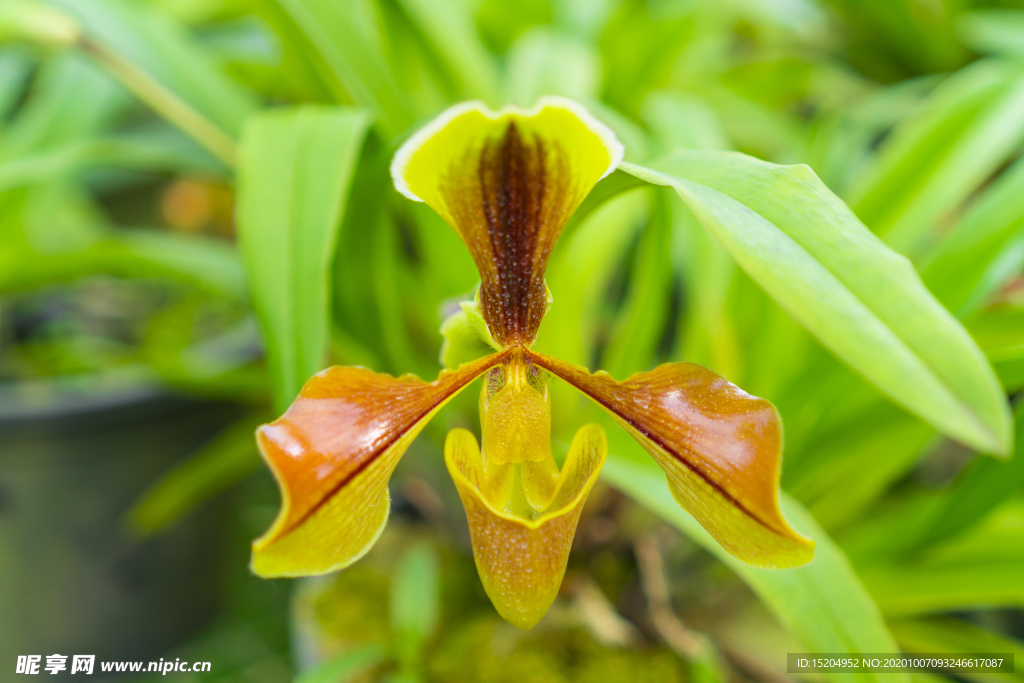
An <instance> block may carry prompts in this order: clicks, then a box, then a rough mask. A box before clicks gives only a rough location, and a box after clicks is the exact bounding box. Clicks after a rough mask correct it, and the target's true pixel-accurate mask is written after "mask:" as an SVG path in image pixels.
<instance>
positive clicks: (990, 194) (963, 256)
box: [921, 159, 1024, 317]
mask: <svg viewBox="0 0 1024 683" xmlns="http://www.w3.org/2000/svg"><path fill="white" fill-rule="evenodd" d="M1022 266H1024V159H1020V160H1018V161H1016V162H1015V163H1014V164H1013V166H1012V167H1010V168H1009V169H1008V170H1006V171H1004V172H1003V173H1002V174H1000V176H999V177H998V178H997V179H996V180H995V181H994V182H993V183H992V184H991V186H989V187H988V188H986V189H985V190H984V192H983V193H982V194H981V196H980V197H979V198H978V199H977V200H976V201H975V202H974V203H973V204H972V205H971V207H970V208H969V209H968V211H967V212H966V213H965V214H964V216H963V218H961V219H960V220H959V221H957V223H956V225H955V226H954V227H953V229H952V230H951V231H950V233H949V235H947V236H946V237H945V239H943V240H942V242H940V243H939V244H938V246H937V247H936V248H935V249H934V250H933V251H932V252H931V253H929V254H928V255H927V256H926V257H925V258H924V260H923V261H922V264H921V278H922V279H923V280H924V283H925V285H927V286H928V289H929V290H931V292H932V293H933V294H935V296H936V298H938V300H939V301H941V302H942V303H943V305H945V306H946V307H947V308H948V309H950V310H951V311H953V312H954V313H956V314H957V315H958V316H961V317H962V316H964V315H966V314H968V313H970V312H971V311H973V310H975V309H977V308H978V306H980V305H981V304H983V303H984V301H985V299H987V298H988V297H989V296H991V295H992V294H993V293H994V292H996V291H997V290H998V289H999V288H1000V287H1002V286H1003V285H1004V284H1005V283H1006V282H1007V281H1008V280H1010V279H1011V278H1012V277H1014V276H1015V275H1016V274H1017V273H1019V272H1020V270H1021V267H1022Z"/></svg>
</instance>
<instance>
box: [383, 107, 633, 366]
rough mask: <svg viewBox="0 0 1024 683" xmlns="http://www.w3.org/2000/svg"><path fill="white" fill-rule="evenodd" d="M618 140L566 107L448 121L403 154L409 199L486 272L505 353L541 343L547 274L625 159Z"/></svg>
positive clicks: (476, 110) (479, 113)
mask: <svg viewBox="0 0 1024 683" xmlns="http://www.w3.org/2000/svg"><path fill="white" fill-rule="evenodd" d="M622 151H623V150H622V145H621V144H620V143H619V142H618V140H616V138H615V135H614V133H612V132H611V130H609V129H608V128H607V127H605V126H604V125H603V124H601V123H600V122H599V121H597V120H596V119H595V118H593V117H592V116H591V115H590V114H588V113H587V111H586V110H585V109H583V107H581V106H580V105H579V104H577V103H575V102H573V101H572V100H567V99H565V98H558V97H547V98H543V99H542V100H541V101H540V102H539V103H538V104H537V106H535V107H533V108H532V109H529V110H523V109H520V108H518V107H512V106H510V107H506V108H504V109H502V110H500V111H497V112H494V111H491V110H490V109H488V108H487V107H486V106H485V105H484V104H482V103H480V102H467V103H464V104H460V105H458V106H455V107H452V108H451V109H448V110H447V111H445V112H443V113H442V114H441V115H440V116H438V117H437V118H436V119H434V121H432V122H431V123H429V124H427V126H426V127H424V128H423V129H422V130H420V131H419V132H418V133H416V134H415V135H414V136H412V137H411V138H410V139H409V140H408V141H407V142H406V143H405V144H404V145H402V147H401V148H400V149H399V150H398V152H397V153H396V154H395V158H394V161H393V162H392V165H391V175H392V177H393V179H394V182H395V187H396V189H398V191H399V192H401V193H402V194H404V195H406V196H407V197H409V198H410V199H413V200H415V201H422V202H426V203H427V204H428V205H429V206H430V207H431V208H432V209H434V210H435V211H437V213H438V214H440V215H441V217H442V218H444V219H445V220H446V221H447V222H448V224H449V225H451V226H452V227H453V228H455V230H456V232H458V233H459V236H461V237H462V240H463V241H464V242H465V243H466V246H467V247H469V251H470V252H471V253H472V255H473V260H474V261H475V262H476V266H477V270H479V271H480V291H479V300H480V312H481V314H482V316H483V318H484V320H485V321H486V323H487V326H488V328H489V330H490V332H491V336H492V337H493V338H494V340H495V341H497V342H498V343H499V344H500V345H502V346H504V345H506V344H512V343H515V342H523V343H527V344H529V343H531V342H532V341H533V339H534V337H535V336H536V334H537V327H538V326H539V325H540V320H541V318H542V317H543V316H544V313H545V312H546V310H547V293H546V288H545V286H544V269H545V268H546V267H547V261H548V256H549V254H550V252H551V248H552V247H553V246H554V244H555V240H557V239H558V235H559V233H561V231H562V227H563V226H564V225H565V222H566V221H567V220H568V219H569V216H570V215H571V214H572V213H573V211H575V210H576V207H577V206H579V204H580V202H581V201H583V198H584V197H586V195H587V193H589V192H590V190H591V188H593V186H594V185H595V184H596V183H597V181H598V180H600V179H601V178H602V177H604V176H605V175H607V174H608V173H610V172H611V171H612V170H614V169H615V167H616V166H617V165H618V163H619V161H621V159H622Z"/></svg>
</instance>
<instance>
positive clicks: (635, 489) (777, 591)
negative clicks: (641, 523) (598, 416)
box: [602, 433, 909, 683]
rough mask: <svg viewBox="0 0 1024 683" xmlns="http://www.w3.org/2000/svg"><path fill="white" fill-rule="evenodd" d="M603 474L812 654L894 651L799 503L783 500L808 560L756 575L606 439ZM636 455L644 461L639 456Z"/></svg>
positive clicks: (876, 677) (891, 676)
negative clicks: (736, 580)
mask: <svg viewBox="0 0 1024 683" xmlns="http://www.w3.org/2000/svg"><path fill="white" fill-rule="evenodd" d="M609 439H610V444H611V445H610V448H611V449H612V450H613V452H614V453H615V455H612V454H609V456H608V460H607V461H606V463H605V466H604V470H603V471H602V476H603V477H604V478H605V479H606V480H607V481H608V482H609V483H611V484H612V485H613V486H615V487H616V488H618V489H620V490H622V491H623V492H624V493H626V494H628V495H630V496H632V497H633V498H634V499H635V500H636V501H637V502H638V503H640V504H641V505H643V506H645V507H647V508H648V509H649V510H651V511H652V512H654V513H655V514H657V515H658V516H660V517H661V518H663V519H664V520H666V521H667V522H669V523H670V524H672V525H673V526H675V527H676V528H677V529H679V530H680V531H682V532H683V533H684V534H686V535H687V536H688V537H689V538H690V539H691V540H693V541H694V542H695V543H697V544H699V545H700V546H702V547H703V548H705V549H706V550H708V551H709V552H711V553H712V554H713V555H715V556H716V557H717V558H718V559H719V560H721V561H722V562H724V563H725V564H726V565H727V566H728V567H729V568H730V569H732V570H733V571H734V572H735V573H736V575H737V576H739V577H740V578H741V579H742V580H743V581H744V582H746V584H747V585H748V586H750V588H751V589H752V590H753V591H754V592H755V593H757V595H758V597H760V598H761V600H762V601H763V602H764V604H765V605H766V606H767V607H768V608H769V609H770V610H771V611H772V612H773V613H774V614H775V616H776V618H778V620H779V621H780V622H782V624H784V625H785V626H786V627H787V628H789V629H790V630H791V631H792V632H793V633H795V634H796V635H797V636H798V637H799V638H800V639H801V640H802V641H803V643H804V644H805V645H806V646H807V647H808V648H809V649H811V650H812V651H814V652H848V653H858V652H896V651H897V650H896V649H895V648H896V644H895V642H894V641H893V639H892V636H890V635H889V632H888V631H887V630H886V628H885V624H884V622H883V621H882V617H881V615H880V614H879V612H878V608H877V607H875V604H874V602H872V600H871V597H870V596H869V595H868V594H867V592H866V591H865V590H864V588H863V587H862V586H861V584H860V581H859V580H858V578H857V575H856V574H855V573H854V571H853V569H852V568H851V567H850V565H849V563H848V562H847V560H846V556H845V555H843V552H842V551H841V550H840V549H839V548H838V547H837V546H836V545H835V544H834V543H833V542H832V540H831V539H830V538H829V537H828V535H827V534H826V533H825V532H824V531H823V530H822V529H821V528H820V527H818V525H817V523H816V522H815V521H814V518H813V517H811V516H810V515H809V514H808V513H807V512H806V511H805V510H804V509H803V508H801V507H800V505H799V504H798V503H796V502H795V501H793V500H792V499H790V498H787V497H785V496H783V498H782V503H783V509H784V510H785V513H786V516H787V517H788V518H789V519H791V520H794V522H795V523H796V526H797V527H799V529H800V530H801V531H802V532H804V533H807V534H808V535H809V536H811V537H812V538H813V539H814V541H815V544H816V546H815V557H814V561H813V562H811V563H810V564H808V565H805V566H803V567H797V568H796V569H779V570H773V569H757V568H754V567H751V566H749V565H747V564H744V563H743V562H741V561H739V560H737V559H736V558H734V557H733V556H732V555H730V554H729V553H727V552H726V551H725V550H724V549H723V548H722V547H721V546H720V545H719V544H718V543H716V542H715V541H714V539H712V538H711V536H710V535H709V534H708V533H707V532H706V531H704V529H703V528H702V527H701V526H700V524H698V523H697V521H696V520H694V519H693V518H692V517H691V516H690V515H688V514H687V513H686V512H684V511H683V510H682V508H680V507H679V506H678V505H677V504H676V502H675V500H674V499H673V498H672V494H671V493H669V490H668V487H667V486H666V484H665V478H664V476H663V475H662V473H661V472H660V471H659V470H658V469H657V468H656V467H655V466H654V465H653V464H648V463H646V462H641V461H638V460H636V459H634V458H632V457H628V456H626V455H625V454H626V453H628V452H629V449H634V450H635V449H636V447H635V446H633V445H632V444H630V442H629V440H628V439H626V438H622V439H616V437H615V436H614V435H613V434H611V433H610V434H609ZM637 457H643V456H642V455H641V456H637ZM850 676H851V674H826V677H827V678H829V679H830V680H833V681H850V680H855V681H886V682H888V683H909V676H908V675H907V674H905V673H868V672H864V673H857V674H853V675H852V676H853V678H850Z"/></svg>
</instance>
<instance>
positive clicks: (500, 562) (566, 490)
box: [444, 424, 608, 629]
mask: <svg viewBox="0 0 1024 683" xmlns="http://www.w3.org/2000/svg"><path fill="white" fill-rule="evenodd" d="M607 451H608V446H607V442H606V439H605V434H604V429H603V428H602V427H601V426H600V425H595V424H591V425H586V426H584V427H581V428H580V430H579V431H578V432H576V437H575V438H574V439H573V440H572V446H570V448H569V455H568V456H567V457H566V459H565V464H564V465H563V466H562V471H561V473H560V474H559V475H558V480H557V483H556V485H555V490H554V496H553V497H552V498H551V499H550V502H549V503H548V504H547V505H545V506H544V508H543V509H539V510H538V509H534V508H533V507H532V505H531V504H530V502H529V500H528V499H529V498H530V497H531V496H530V495H529V490H528V489H529V487H530V485H531V484H530V482H529V481H528V480H529V478H530V477H531V476H533V475H534V474H535V475H537V476H538V477H539V478H541V479H544V478H546V477H547V476H548V471H547V468H545V467H543V466H541V465H542V464H541V463H531V462H523V463H518V464H511V465H508V464H507V465H504V466H503V467H504V468H505V469H506V470H507V471H506V472H504V473H495V472H493V471H487V472H485V470H484V465H483V459H482V456H481V454H480V447H479V446H478V445H477V441H476V437H474V436H473V435H472V434H471V433H470V432H467V431H466V430H464V429H453V430H452V431H451V432H449V433H448V439H447V440H446V441H445V444H444V460H445V464H446V465H447V466H448V472H449V473H450V474H451V475H452V479H453V480H454V481H455V486H456V488H457V489H458V491H459V497H460V498H461V499H462V505H463V507H464V508H465V509H466V519H467V521H468V522H469V534H470V538H471V540H472V543H473V559H474V560H475V561H476V568H477V572H479V574H480V580H481V582H482V583H483V585H484V590H485V591H487V595H488V597H490V599H491V602H492V603H493V604H494V607H495V609H497V610H498V613H499V614H500V615H501V616H502V617H504V618H505V620H506V621H508V622H510V623H512V624H513V625H515V626H518V627H519V628H523V629H527V628H531V627H532V626H533V625H534V624H536V623H537V622H538V621H540V619H541V617H543V616H544V614H545V612H547V611H548V608H549V607H551V603H552V602H554V600H555V596H556V595H558V587H559V586H560V585H561V583H562V576H563V575H564V574H565V565H566V562H568V559H569V549H570V548H571V547H572V539H573V536H574V535H575V534H576V523H577V522H579V519H580V513H581V512H582V511H583V504H584V503H585V502H586V500H587V495H588V494H589V493H590V489H591V487H593V485H594V482H595V481H597V475H598V473H599V472H600V471H601V466H602V465H603V464H604V460H605V455H606V454H607ZM535 470H536V471H535ZM502 474H503V475H504V476H503V477H502V478H503V479H505V480H506V481H507V483H508V487H515V486H518V487H522V488H521V489H520V492H519V494H517V493H515V492H513V493H512V494H511V495H510V496H508V495H506V496H504V497H501V498H500V499H496V497H495V496H494V495H493V494H492V493H491V492H492V491H493V490H494V489H495V487H494V486H493V485H491V482H488V481H487V479H489V478H493V477H495V476H501V475H502ZM509 480H511V481H509ZM540 483H541V484H542V485H543V484H545V483H546V482H540ZM508 487H506V488H508ZM524 489H525V490H524Z"/></svg>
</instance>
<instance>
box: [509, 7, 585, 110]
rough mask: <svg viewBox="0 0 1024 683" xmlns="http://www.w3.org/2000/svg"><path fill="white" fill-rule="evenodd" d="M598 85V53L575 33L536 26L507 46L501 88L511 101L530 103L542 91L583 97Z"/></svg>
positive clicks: (525, 105) (549, 93) (545, 93)
mask: <svg viewBox="0 0 1024 683" xmlns="http://www.w3.org/2000/svg"><path fill="white" fill-rule="evenodd" d="M600 89H601V59H600V56H599V55H598V54H597V53H596V51H595V50H594V49H593V47H592V46H591V45H589V44H588V43H586V42H585V41H582V40H580V39H579V38H578V37H576V36H573V35H570V34H565V33H561V32H559V31H557V30H552V29H551V28H550V27H547V26H544V27H536V28H533V29H530V30H529V31H527V32H526V33H524V34H523V35H522V36H520V37H519V39H517V40H516V42H515V43H514V44H513V45H512V47H511V49H510V50H509V54H508V73H507V76H506V85H505V91H506V96H507V97H508V99H509V100H510V101H512V102H515V103H517V104H519V105H522V106H524V107H530V106H533V103H534V102H536V101H537V98H539V97H540V96H542V95H564V96H566V97H573V98H575V99H586V98H590V97H594V96H596V95H597V93H598V92H599V91H600Z"/></svg>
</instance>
